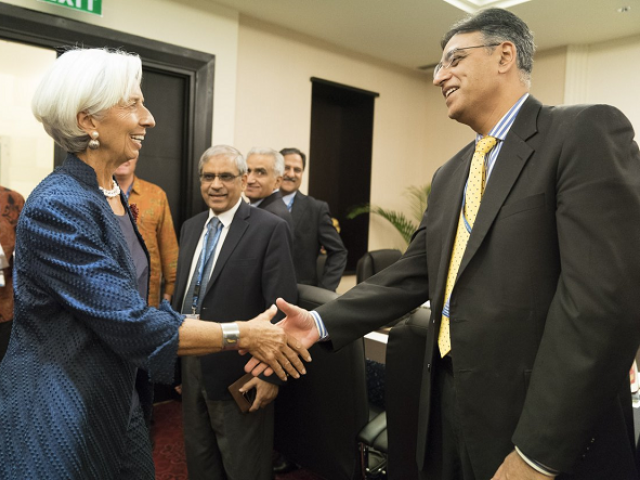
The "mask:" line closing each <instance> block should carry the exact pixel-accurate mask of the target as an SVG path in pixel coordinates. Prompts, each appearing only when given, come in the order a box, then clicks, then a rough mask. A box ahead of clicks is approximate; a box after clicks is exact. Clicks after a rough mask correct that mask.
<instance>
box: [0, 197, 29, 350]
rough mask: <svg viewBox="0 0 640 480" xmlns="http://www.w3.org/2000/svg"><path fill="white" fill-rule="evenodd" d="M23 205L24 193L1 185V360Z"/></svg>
mask: <svg viewBox="0 0 640 480" xmlns="http://www.w3.org/2000/svg"><path fill="white" fill-rule="evenodd" d="M22 207H24V198H22V195H20V194H19V193H18V192H14V191H13V190H9V189H8V188H5V187H1V186H0V362H1V361H2V357H4V354H5V353H6V351H7V346H8V345H9V338H10V337H11V325H12V324H13V250H14V247H15V245H16V225H17V224H18V217H19V216H20V212H21V211H22Z"/></svg>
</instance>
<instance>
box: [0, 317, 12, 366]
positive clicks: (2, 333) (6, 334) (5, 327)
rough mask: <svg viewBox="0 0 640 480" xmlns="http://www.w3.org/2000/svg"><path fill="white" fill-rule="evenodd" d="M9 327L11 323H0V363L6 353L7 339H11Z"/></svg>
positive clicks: (10, 321)
mask: <svg viewBox="0 0 640 480" xmlns="http://www.w3.org/2000/svg"><path fill="white" fill-rule="evenodd" d="M11 325H13V321H12V320H9V321H8V322H0V362H1V361H2V358H3V357H4V354H5V353H7V347H8V346H9V338H10V337H11Z"/></svg>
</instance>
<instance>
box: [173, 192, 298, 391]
mask: <svg viewBox="0 0 640 480" xmlns="http://www.w3.org/2000/svg"><path fill="white" fill-rule="evenodd" d="M280 203H282V200H280ZM208 215H209V212H208V211H205V212H202V213H200V214H198V215H196V216H195V217H193V218H191V219H189V220H187V221H186V222H185V223H184V225H183V226H182V230H181V233H180V255H179V257H178V271H177V274H176V289H175V294H174V298H173V306H174V308H175V309H176V310H179V309H180V308H181V306H182V301H183V298H184V295H185V292H186V289H187V283H188V280H189V270H190V267H191V261H192V260H193V256H194V252H195V249H196V246H197V244H198V239H199V238H200V234H201V233H202V229H203V228H204V225H205V223H206V221H207V218H208ZM290 251H291V248H290V246H289V239H288V235H287V224H286V223H285V222H284V221H283V220H281V219H280V218H277V217H275V216H274V215H271V214H268V213H266V212H263V211H261V210H259V209H255V208H252V207H250V206H249V205H248V204H246V203H244V202H241V203H240V207H239V208H238V211H237V212H236V214H235V217H234V218H233V222H232V223H231V227H230V229H229V232H228V234H227V237H226V239H225V240H224V243H223V244H222V249H221V250H220V255H219V257H218V260H217V261H216V265H215V267H214V269H213V273H212V274H211V279H210V280H209V283H208V284H207V290H206V292H205V294H204V297H203V299H202V309H201V312H200V318H201V319H203V320H211V321H216V322H233V321H236V320H249V319H251V318H253V317H255V316H256V315H258V314H259V313H261V312H263V311H264V310H266V309H267V308H268V307H269V306H271V305H272V304H273V303H275V300H276V298H278V297H283V298H285V299H288V301H292V302H296V301H297V299H298V289H297V285H296V278H295V271H294V268H293V261H292V260H291V253H290ZM200 359H201V362H202V374H203V379H204V384H205V388H206V389H207V395H208V396H209V399H211V400H224V399H231V396H230V394H229V392H228V391H227V387H228V386H229V385H230V384H232V383H233V382H234V381H236V380H237V379H238V378H240V377H241V376H242V375H244V370H243V368H244V365H245V364H246V363H247V360H248V357H243V356H241V355H239V354H238V352H234V351H229V352H221V353H215V354H211V355H204V356H202V357H200Z"/></svg>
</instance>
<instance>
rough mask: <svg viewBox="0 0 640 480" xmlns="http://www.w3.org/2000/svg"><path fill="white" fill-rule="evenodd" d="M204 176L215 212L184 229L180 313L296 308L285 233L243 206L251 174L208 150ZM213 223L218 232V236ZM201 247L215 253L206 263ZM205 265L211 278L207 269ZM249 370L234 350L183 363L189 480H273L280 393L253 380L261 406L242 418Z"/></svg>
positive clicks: (232, 158)
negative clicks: (239, 388)
mask: <svg viewBox="0 0 640 480" xmlns="http://www.w3.org/2000/svg"><path fill="white" fill-rule="evenodd" d="M198 169H199V173H200V184H201V192H202V197H203V198H204V201H205V203H206V204H207V206H208V207H209V209H208V210H207V211H206V212H203V213H200V214H198V215H196V216H195V217H193V218H191V219H190V220H187V221H186V222H185V223H184V225H183V227H182V231H181V234H180V254H179V258H178V270H177V274H176V289H175V293H174V303H173V307H174V309H176V310H179V311H182V312H183V313H189V314H191V313H195V314H200V313H201V314H202V317H203V318H211V319H215V320H216V321H217V322H221V323H223V322H233V321H235V320H237V319H238V318H252V317H254V316H255V315H252V313H254V312H258V313H259V312H262V311H264V310H265V308H267V307H268V306H269V305H272V304H273V303H274V302H275V299H276V298H277V297H280V296H285V297H286V298H288V299H289V300H290V301H292V302H295V301H296V300H297V286H296V281H295V271H294V268H293V261H292V259H291V253H290V251H291V250H290V245H289V235H288V227H287V224H286V222H284V221H283V220H282V219H280V218H278V217H276V216H274V215H271V214H270V213H267V212H264V211H262V210H259V209H253V208H251V207H249V205H247V204H246V203H245V202H244V201H243V199H242V192H243V191H244V189H245V186H246V183H247V173H246V172H247V166H246V163H245V160H244V157H243V156H242V154H240V152H238V151H237V150H236V149H235V148H233V147H228V146H224V145H220V146H214V147H211V148H209V149H208V150H207V151H205V152H204V154H203V155H202V157H201V158H200V163H199V166H198ZM279 201H280V203H282V201H281V200H279ZM210 221H211V222H214V225H215V227H212V230H209V229H208V224H209V222H210ZM211 235H213V237H212V238H213V240H211V241H209V237H210V236H211ZM202 245H210V248H205V252H207V253H205V257H202V256H201V251H202V250H203V247H202ZM209 252H210V253H209ZM209 255H212V257H211V260H208V258H209ZM205 259H206V260H205ZM209 261H211V262H212V266H209V267H208V268H209V269H210V270H209V271H210V272H211V273H210V277H209V278H207V274H206V273H203V272H206V270H207V268H206V267H205V268H203V265H209ZM196 286H197V288H196ZM223 329H224V323H223ZM245 363H246V359H245V358H244V357H242V356H240V355H238V353H237V352H232V351H229V352H222V353H219V354H216V355H205V356H201V357H185V358H183V361H182V404H183V417H184V429H185V446H186V456H187V467H188V470H189V478H190V479H192V480H196V479H212V478H220V479H222V478H230V479H231V478H234V479H244V478H246V479H249V478H250V479H260V480H270V479H271V456H272V450H273V404H272V403H271V402H272V401H273V399H274V398H275V397H276V395H277V394H278V386H277V385H276V384H274V383H273V382H274V380H271V377H269V382H271V383H269V382H267V381H264V380H262V379H260V378H252V379H250V380H249V381H248V382H247V383H246V384H245V385H244V387H243V390H246V391H248V392H251V393H253V392H252V391H255V400H253V403H252V406H251V410H250V412H249V413H244V414H243V413H241V412H240V410H239V408H238V405H236V403H235V401H234V400H233V399H232V397H231V394H230V393H229V391H228V387H229V385H231V384H232V383H233V382H235V381H236V380H238V379H239V378H241V377H242V376H243V374H244V372H243V365H244V364H245Z"/></svg>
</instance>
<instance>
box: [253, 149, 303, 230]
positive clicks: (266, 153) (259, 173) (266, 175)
mask: <svg viewBox="0 0 640 480" xmlns="http://www.w3.org/2000/svg"><path fill="white" fill-rule="evenodd" d="M283 174H284V158H283V157H282V155H280V153H278V152H277V151H276V150H273V149H271V148H257V147H254V148H252V149H251V150H249V153H247V189H246V191H245V196H246V197H247V198H248V199H249V202H251V206H252V207H257V208H261V209H263V210H266V211H267V212H271V213H273V214H274V215H277V216H278V217H280V218H282V219H284V220H286V222H287V225H289V231H290V233H291V238H292V239H293V219H292V218H291V214H290V213H289V210H287V207H286V205H285V204H284V203H282V194H281V193H280V184H281V183H282V175H283Z"/></svg>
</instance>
